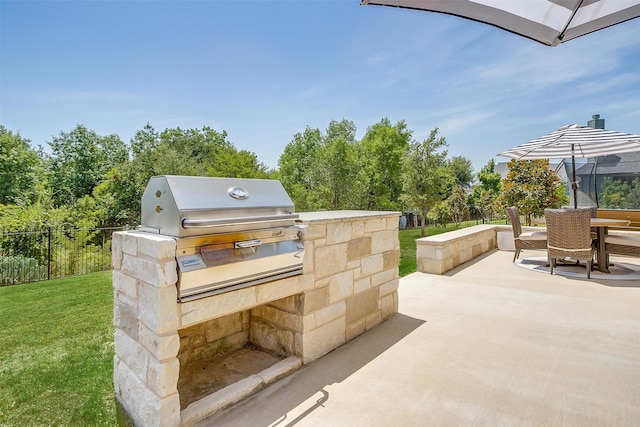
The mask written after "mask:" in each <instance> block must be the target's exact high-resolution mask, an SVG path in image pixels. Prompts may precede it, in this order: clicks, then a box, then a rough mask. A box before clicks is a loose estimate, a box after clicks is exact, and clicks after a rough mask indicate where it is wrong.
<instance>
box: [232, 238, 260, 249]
mask: <svg viewBox="0 0 640 427" xmlns="http://www.w3.org/2000/svg"><path fill="white" fill-rule="evenodd" d="M260 245H262V240H260V239H253V240H243V241H242V242H236V243H235V244H234V245H233V246H234V247H235V248H236V249H244V248H255V247H256V246H260Z"/></svg>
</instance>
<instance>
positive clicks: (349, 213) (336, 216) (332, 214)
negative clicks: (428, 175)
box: [298, 210, 400, 222]
mask: <svg viewBox="0 0 640 427" xmlns="http://www.w3.org/2000/svg"><path fill="white" fill-rule="evenodd" d="M298 214H299V215H300V221H302V222H315V221H335V220H349V219H356V218H367V217H369V218H379V217H386V216H400V212H394V211H356V210H339V211H317V212H298Z"/></svg>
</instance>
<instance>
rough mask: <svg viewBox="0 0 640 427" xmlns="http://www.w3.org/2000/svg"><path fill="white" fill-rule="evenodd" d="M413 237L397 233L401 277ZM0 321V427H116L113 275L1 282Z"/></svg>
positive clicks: (433, 230) (410, 266) (416, 234)
mask: <svg viewBox="0 0 640 427" xmlns="http://www.w3.org/2000/svg"><path fill="white" fill-rule="evenodd" d="M474 224H475V223H470V224H468V225H474ZM465 225H466V224H465ZM463 226H464V225H463ZM454 229H455V228H454V227H453V226H452V225H449V226H448V227H447V228H443V227H428V228H427V229H426V230H425V234H426V235H427V236H431V235H434V234H440V233H444V232H446V231H451V230H454ZM418 238H420V229H417V230H400V258H401V259H400V275H401V276H405V275H407V274H409V273H412V272H414V271H415V269H416V244H415V240H416V239H418ZM0 319H2V329H1V330H0V350H1V351H0V358H1V359H0V426H54V425H55V426H112V425H115V419H116V415H115V403H114V391H113V355H114V350H113V332H114V330H113V323H112V319H113V290H112V287H111V272H109V271H106V272H102V273H93V274H87V275H84V276H74V277H68V278H64V279H56V280H50V281H45V282H37V283H31V284H25V285H16V286H7V287H0Z"/></svg>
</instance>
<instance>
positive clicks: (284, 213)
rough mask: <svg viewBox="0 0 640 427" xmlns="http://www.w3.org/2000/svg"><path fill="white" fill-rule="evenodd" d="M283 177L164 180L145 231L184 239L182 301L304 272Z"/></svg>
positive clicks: (149, 202) (153, 192)
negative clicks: (273, 178) (272, 178)
mask: <svg viewBox="0 0 640 427" xmlns="http://www.w3.org/2000/svg"><path fill="white" fill-rule="evenodd" d="M294 212H295V209H294V206H293V202H292V201H291V199H290V198H289V196H288V194H287V192H286V191H285V189H284V187H282V184H280V182H279V181H275V180H260V179H238V178H209V177H191V176H156V177H152V178H151V179H150V180H149V183H148V185H147V188H146V189H145V192H144V194H143V196H142V225H141V229H142V230H145V231H148V232H154V233H158V234H163V235H167V236H172V237H174V238H176V246H177V249H176V260H177V264H178V299H179V300H180V301H183V302H185V301H190V300H193V299H196V298H202V297H205V296H210V295H214V294H216V293H221V292H227V291H230V290H234V289H238V288H241V287H246V286H252V285H256V284H258V283H264V282H267V281H271V280H276V279H280V278H283V277H288V276H292V275H296V274H301V273H302V262H303V258H304V245H303V244H302V241H301V239H300V228H299V227H298V226H297V225H296V219H297V218H298V215H297V214H296V213H294Z"/></svg>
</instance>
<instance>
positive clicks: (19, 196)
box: [0, 125, 43, 205]
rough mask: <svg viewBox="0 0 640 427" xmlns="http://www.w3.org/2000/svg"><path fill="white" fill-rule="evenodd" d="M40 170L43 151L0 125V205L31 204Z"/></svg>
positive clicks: (41, 169) (34, 196)
mask: <svg viewBox="0 0 640 427" xmlns="http://www.w3.org/2000/svg"><path fill="white" fill-rule="evenodd" d="M42 173H43V159H42V154H41V153H40V154H39V153H38V152H37V151H35V150H33V149H32V148H31V147H30V146H29V140H28V139H24V138H22V137H21V136H20V134H18V133H13V132H11V131H10V130H7V128H5V127H4V126H2V125H0V204H5V205H6V204H17V203H20V204H24V203H31V202H33V201H35V199H36V198H37V196H38V194H37V187H38V184H39V182H40V181H41V180H40V178H39V177H41V176H42Z"/></svg>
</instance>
